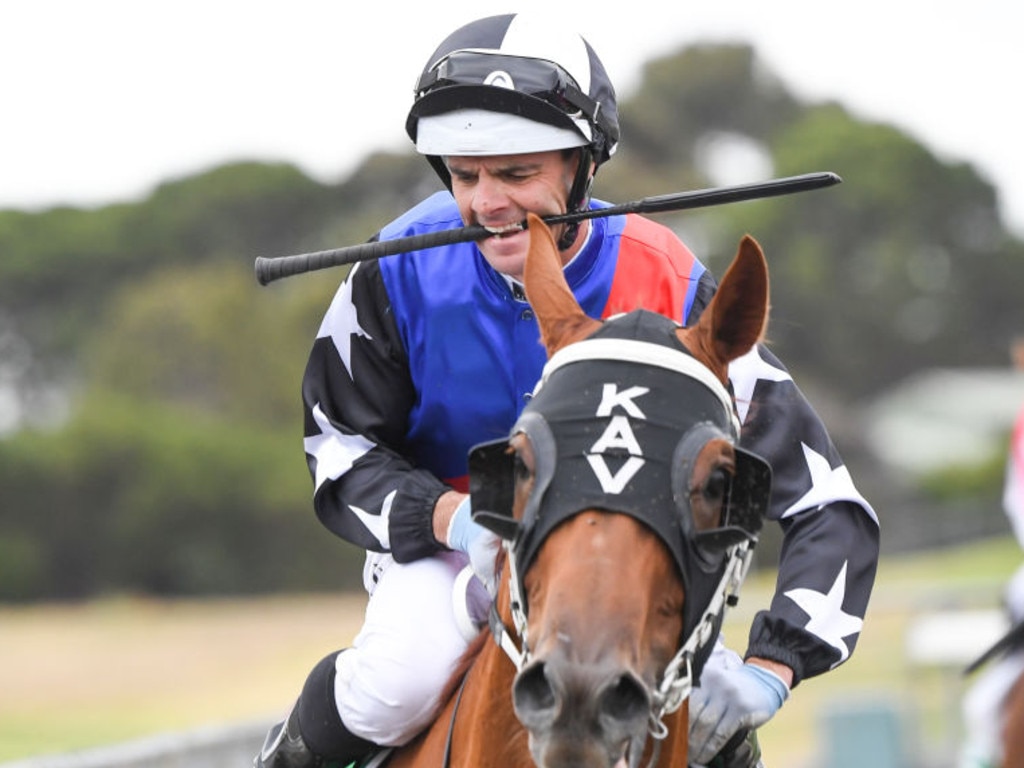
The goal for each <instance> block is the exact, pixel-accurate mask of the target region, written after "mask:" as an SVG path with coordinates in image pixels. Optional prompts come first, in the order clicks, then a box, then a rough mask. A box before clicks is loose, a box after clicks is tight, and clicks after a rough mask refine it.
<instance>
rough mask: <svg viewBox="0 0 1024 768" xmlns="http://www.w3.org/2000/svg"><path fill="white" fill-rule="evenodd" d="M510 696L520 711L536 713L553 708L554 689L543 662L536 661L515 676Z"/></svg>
mask: <svg viewBox="0 0 1024 768" xmlns="http://www.w3.org/2000/svg"><path fill="white" fill-rule="evenodd" d="M512 698H513V701H514V702H515V708H516V710H517V711H518V712H522V713H538V712H544V711H546V710H550V709H553V708H554V706H555V691H554V689H553V688H552V687H551V682H550V681H549V680H548V677H547V673H546V671H545V667H544V662H537V663H536V664H533V665H532V666H530V667H527V668H526V669H524V670H523V671H522V672H520V673H519V674H518V675H517V676H516V681H515V684H514V685H513V687H512Z"/></svg>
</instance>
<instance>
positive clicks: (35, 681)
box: [0, 537, 1022, 768]
mask: <svg viewBox="0 0 1024 768" xmlns="http://www.w3.org/2000/svg"><path fill="white" fill-rule="evenodd" d="M1021 560H1022V557H1021V552H1020V549H1019V547H1018V546H1017V544H1016V542H1015V541H1014V540H1013V539H1012V538H1010V537H1006V538H1004V539H999V540H995V541H989V542H982V543H976V544H971V545H968V546H964V547H961V548H956V549H950V550H944V551H942V552H933V553H928V554H922V555H914V556H902V557H899V558H895V557H890V558H883V561H882V564H881V567H880V571H879V576H878V580H877V582H876V588H875V593H874V595H873V598H872V606H871V610H870V612H869V616H868V620H867V622H866V624H865V627H864V630H863V633H862V635H861V640H860V644H859V645H858V647H857V651H856V653H855V654H854V655H853V657H852V659H851V660H850V661H849V662H848V663H847V664H845V665H844V666H843V667H841V668H839V669H837V670H836V671H834V672H832V673H830V674H828V675H825V676H824V677H821V678H817V679H812V680H809V681H806V682H805V683H803V684H802V685H800V686H799V687H798V688H797V689H796V691H794V693H793V695H792V697H791V699H790V701H789V702H788V703H787V704H786V706H785V707H784V708H783V710H782V711H781V712H780V713H779V715H778V716H777V717H776V718H775V720H773V721H772V723H771V724H770V725H769V726H768V727H765V728H763V729H762V730H761V739H762V744H763V746H764V750H765V753H766V756H768V757H769V758H770V764H772V765H776V766H786V767H787V768H801V767H806V768H810V766H814V765H816V764H817V761H819V758H820V756H821V755H822V753H823V750H825V749H826V747H827V745H826V744H825V742H824V739H823V733H824V732H826V729H825V728H824V723H825V719H826V718H827V716H828V713H830V712H832V711H833V710H835V709H837V708H841V707H851V706H853V707H856V706H860V705H861V704H864V703H871V702H883V703H885V704H886V705H887V706H890V707H892V708H894V709H895V710H897V712H898V713H899V715H900V716H901V718H903V719H904V722H905V724H906V725H907V726H908V731H907V734H906V736H907V743H908V748H910V749H911V750H916V749H918V748H921V749H925V750H927V751H932V752H936V753H942V754H946V755H948V754H950V751H951V750H955V745H956V737H957V728H958V727H959V722H958V720H957V717H958V707H959V696H960V695H961V693H962V691H963V687H964V681H963V679H962V678H961V677H960V675H959V672H958V668H957V667H946V668H942V667H940V666H936V665H919V664H914V663H913V662H912V660H911V659H910V658H909V656H908V653H907V648H906V643H907V637H908V632H909V631H910V630H911V627H912V626H913V623H914V622H915V621H916V620H917V619H919V618H920V617H922V616H925V615H927V614H929V613H932V612H935V611H940V610H963V609H986V608H994V607H996V606H997V604H998V597H999V592H1000V590H1001V588H1002V585H1003V583H1004V581H1005V580H1006V579H1007V578H1008V577H1009V575H1010V574H1011V573H1012V572H1013V570H1014V569H1015V568H1016V567H1017V565H1018V564H1019V563H1020V562H1021ZM771 587H772V584H771V582H770V581H769V580H768V579H766V578H763V577H757V578H752V579H750V580H748V582H747V584H746V585H745V587H744V593H743V599H742V600H741V602H740V605H739V606H738V607H737V608H736V609H734V611H733V613H732V614H731V616H730V618H729V619H728V621H727V623H726V626H725V632H726V637H727V639H728V640H730V641H731V642H730V644H731V645H733V646H742V645H743V644H744V641H745V627H746V625H747V624H748V623H749V620H750V617H751V616H752V615H753V613H754V611H755V610H756V609H757V608H759V607H761V606H762V605H763V604H765V602H766V601H767V599H768V597H769V595H770V594H771ZM363 605H364V599H363V597H362V595H355V596H352V595H340V596H336V595H301V596H290V597H270V598H260V599H245V600H187V601H155V600H144V599H135V598H111V599H104V600H99V601H95V602H89V603H85V604H81V605H36V606H26V607H16V606H6V607H5V606H0V761H6V760H13V759H17V758H21V757H27V756H31V755H38V754H49V753H57V752H65V751H70V750H75V749H81V748H84V747H89V746H96V745H101V744H110V743H114V742H118V741H123V740H126V739H131V738H136V737H140V736H144V735H148V734H154V733H160V732H167V731H178V730H184V729H189V728H192V727H196V726H200V725H208V724H212V723H232V722H237V721H245V720H252V719H254V718H263V717H266V718H268V719H269V718H271V717H273V716H276V715H279V714H282V713H283V712H284V711H285V710H286V708H287V707H288V706H289V705H290V703H291V701H292V700H293V699H294V697H295V696H296V695H297V693H298V690H299V686H300V685H301V683H302V681H303V680H304V679H305V675H306V673H307V672H308V670H309V669H310V668H311V667H312V665H313V664H315V663H316V662H317V661H318V660H319V659H320V658H321V657H322V656H323V655H324V654H325V653H327V652H328V651H330V650H332V649H335V648H338V647H341V646H343V645H345V644H346V643H347V642H348V641H349V640H350V639H351V638H352V636H353V635H354V634H355V632H356V630H357V627H358V623H359V620H360V618H361V612H362V607H363ZM951 639H956V638H951ZM961 639H963V638H961ZM966 639H970V638H966Z"/></svg>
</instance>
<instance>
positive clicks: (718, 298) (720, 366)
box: [678, 235, 768, 382]
mask: <svg viewBox="0 0 1024 768" xmlns="http://www.w3.org/2000/svg"><path fill="white" fill-rule="evenodd" d="M767 325H768V264H767V262H766V261H765V258H764V253H763V252H762V250H761V246H760V245H758V243H757V241H756V240H755V239H754V238H752V237H751V236H750V235H745V236H744V237H743V239H742V240H741V241H740V244H739V249H738V250H737V251H736V256H735V258H734V259H733V261H732V264H730V265H729V269H727V270H726V272H725V276H724V277H723V278H722V282H721V283H720V284H719V286H718V291H716V293H715V296H714V298H712V299H711V303H710V304H708V307H707V309H705V310H704V313H703V314H702V315H701V316H700V320H698V321H697V324H696V325H695V326H693V327H692V328H684V329H681V330H680V331H679V333H678V335H679V340H680V341H681V342H682V343H683V344H684V345H685V346H686V347H687V348H688V349H689V350H690V352H691V353H693V354H694V355H695V356H697V357H698V358H700V359H701V360H702V362H704V364H705V365H707V366H708V367H709V368H710V369H711V370H712V371H714V372H715V374H717V375H718V377H719V378H720V379H721V380H722V381H723V382H724V381H725V379H726V375H727V369H728V366H729V363H730V362H732V361H733V360H735V359H736V358H737V357H741V356H743V355H745V354H746V353H747V352H749V351H750V349H751V347H753V346H754V345H755V344H757V342H758V341H760V340H761V339H762V338H763V337H764V331H765V328H766V327H767Z"/></svg>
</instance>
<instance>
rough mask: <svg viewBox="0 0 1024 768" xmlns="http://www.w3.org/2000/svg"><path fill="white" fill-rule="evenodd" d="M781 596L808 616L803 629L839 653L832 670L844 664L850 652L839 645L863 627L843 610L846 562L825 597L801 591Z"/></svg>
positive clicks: (809, 591)
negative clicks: (784, 596)
mask: <svg viewBox="0 0 1024 768" xmlns="http://www.w3.org/2000/svg"><path fill="white" fill-rule="evenodd" d="M784 594H785V595H786V597H788V598H789V599H790V600H792V601H793V602H794V603H796V604H797V605H798V606H799V607H800V610H802V611H803V612H804V613H806V614H807V615H808V617H809V619H808V621H807V625H806V627H805V629H806V630H807V631H808V632H810V633H812V634H814V635H817V636H818V637H820V638H821V639H822V640H824V641H825V642H826V643H828V644H829V645H831V646H832V647H833V648H835V649H836V650H838V651H839V661H837V662H836V663H835V664H833V665H832V666H833V667H836V666H838V665H839V664H842V663H843V662H844V661H846V659H847V658H849V656H850V649H849V647H847V645H846V643H845V642H843V638H844V637H849V636H850V635H855V634H857V633H859V632H860V630H861V627H863V626H864V622H863V620H861V619H858V618H857V617H856V616H852V615H850V614H849V613H846V612H844V611H843V598H845V597H846V562H843V567H842V568H841V569H840V570H839V575H838V576H836V580H835V581H834V582H833V583H832V586H831V587H829V590H828V594H823V593H821V592H818V591H816V590H813V589H804V588H798V589H791V590H789V591H788V592H785V593H784Z"/></svg>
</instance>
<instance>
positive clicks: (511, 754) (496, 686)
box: [446, 642, 533, 768]
mask: <svg viewBox="0 0 1024 768" xmlns="http://www.w3.org/2000/svg"><path fill="white" fill-rule="evenodd" d="M515 673H516V670H515V666H514V665H513V664H512V661H511V660H510V659H509V658H508V656H506V655H505V652H504V651H502V650H501V649H500V648H499V647H498V646H497V644H495V643H493V642H488V643H487V644H486V645H485V646H484V648H483V649H482V650H481V651H480V655H479V656H478V657H477V659H476V662H475V663H474V664H473V666H472V668H471V669H470V670H469V672H468V674H467V676H466V682H465V685H464V688H463V691H462V694H461V701H458V703H457V706H458V711H457V712H456V718H457V719H456V722H455V731H454V734H453V739H452V741H453V754H452V768H456V767H464V768H533V761H532V760H531V759H530V752H529V747H528V744H527V737H526V732H525V731H524V730H523V726H522V725H521V724H520V723H519V721H518V720H517V719H516V715H515V711H514V710H513V708H512V683H513V681H514V680H515ZM458 698H459V696H458V694H457V695H456V697H454V699H453V701H452V702H449V706H448V707H447V708H446V710H450V709H453V708H454V707H455V706H456V701H455V699H458ZM484 724H486V726H485V727H484ZM456 749H457V750H458V752H457V753H456V752H455V750H456Z"/></svg>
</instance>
